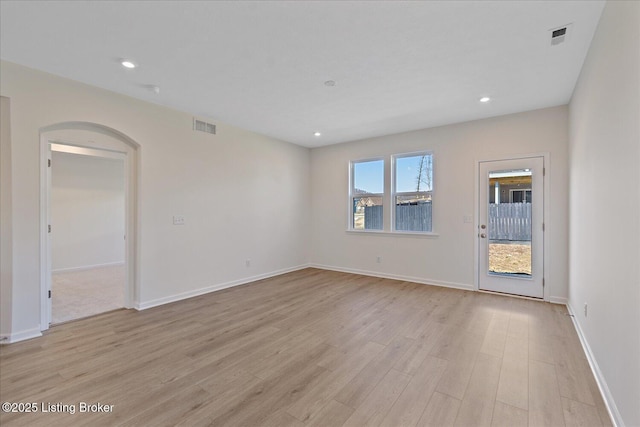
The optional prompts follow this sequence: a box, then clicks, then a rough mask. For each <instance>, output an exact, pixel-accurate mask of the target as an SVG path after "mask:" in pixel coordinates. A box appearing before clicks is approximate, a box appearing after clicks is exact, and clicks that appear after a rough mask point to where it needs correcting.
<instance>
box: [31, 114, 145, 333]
mask: <svg viewBox="0 0 640 427" xmlns="http://www.w3.org/2000/svg"><path fill="white" fill-rule="evenodd" d="M40 144H41V145H40V150H41V191H40V194H41V214H40V216H41V239H40V242H41V243H40V247H41V316H40V317H41V322H40V326H41V330H46V329H48V328H49V325H50V323H51V320H52V312H51V301H52V298H51V296H52V294H51V290H52V226H53V225H54V224H52V223H51V213H52V210H51V207H52V206H51V196H52V187H51V170H52V168H51V165H52V162H51V160H52V146H55V147H56V150H58V151H63V152H65V151H66V152H69V153H75V154H78V155H87V156H93V157H94V158H109V157H111V158H117V159H121V160H122V162H123V172H124V173H123V181H124V235H123V236H122V237H123V240H124V265H123V276H124V284H123V286H124V290H123V301H122V305H123V306H124V307H126V308H131V307H133V306H134V304H135V301H136V300H137V299H138V294H139V292H138V288H137V284H138V280H137V268H136V260H137V258H138V256H137V251H138V249H137V248H138V245H137V241H138V234H137V233H138V227H137V222H138V221H137V218H138V208H137V206H138V203H137V186H138V183H137V171H138V162H139V145H138V144H137V143H136V142H135V141H133V140H132V139H131V138H129V137H128V136H126V135H124V134H123V133H121V132H119V131H117V130H115V129H112V128H109V127H107V126H104V125H100V124H96V123H88V122H65V123H58V124H54V125H51V126H46V127H44V128H42V129H40Z"/></svg>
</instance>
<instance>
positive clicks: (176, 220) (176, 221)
mask: <svg viewBox="0 0 640 427" xmlns="http://www.w3.org/2000/svg"><path fill="white" fill-rule="evenodd" d="M173 225H184V216H182V215H174V216H173Z"/></svg>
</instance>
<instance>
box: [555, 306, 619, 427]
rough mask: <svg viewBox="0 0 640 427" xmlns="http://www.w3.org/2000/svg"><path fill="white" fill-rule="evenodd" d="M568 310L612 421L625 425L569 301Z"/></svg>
mask: <svg viewBox="0 0 640 427" xmlns="http://www.w3.org/2000/svg"><path fill="white" fill-rule="evenodd" d="M567 310H568V311H569V314H570V315H571V320H572V321H573V327H574V328H576V332H577V333H578V338H580V343H581V344H582V348H583V350H584V353H585V354H586V355H587V360H588V361H589V366H590V367H591V371H592V372H593V376H594V377H595V378H596V383H597V384H598V388H599V389H600V394H601V395H602V398H603V400H604V404H605V406H606V407H607V411H609V417H610V418H611V421H612V422H613V425H614V426H615V427H618V426H624V421H623V420H622V417H621V416H620V412H618V407H617V406H616V402H615V401H614V400H613V396H612V395H611V391H610V390H609V386H608V385H607V381H606V380H605V379H604V375H602V371H601V370H600V367H599V366H598V362H597V361H596V358H595V356H594V355H593V352H592V351H591V347H590V346H589V342H588V341H587V338H586V337H585V335H584V333H583V332H582V328H580V323H578V321H577V320H576V317H575V316H576V311H575V310H574V309H573V308H572V307H571V305H570V304H569V303H567Z"/></svg>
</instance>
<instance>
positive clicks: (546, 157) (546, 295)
mask: <svg viewBox="0 0 640 427" xmlns="http://www.w3.org/2000/svg"><path fill="white" fill-rule="evenodd" d="M533 157H542V159H543V168H544V169H545V177H544V178H545V179H544V180H543V205H544V206H543V219H542V221H543V223H544V224H545V230H544V231H543V233H542V245H543V251H542V252H543V255H542V278H543V280H544V283H545V285H544V287H543V298H542V299H543V300H544V301H547V302H549V301H550V295H551V293H550V287H549V281H548V280H546V279H548V277H547V266H548V265H549V251H548V250H546V243H547V241H548V239H547V233H548V230H549V212H550V209H549V194H550V191H549V190H550V185H549V182H550V181H551V180H550V179H549V175H550V174H549V171H550V154H549V152H548V151H545V152H539V153H527V154H514V155H506V156H488V157H485V158H480V159H476V160H475V165H474V166H475V167H474V183H475V191H474V200H473V203H474V229H473V232H474V239H473V248H474V290H476V291H480V274H481V272H480V242H479V240H480V239H478V238H477V237H478V236H477V235H478V233H479V232H480V184H481V182H480V163H483V162H493V161H504V160H519V159H530V158H533ZM505 295H507V294H505ZM514 296H516V295H514Z"/></svg>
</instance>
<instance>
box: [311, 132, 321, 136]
mask: <svg viewBox="0 0 640 427" xmlns="http://www.w3.org/2000/svg"><path fill="white" fill-rule="evenodd" d="M313 136H322V134H321V133H320V132H314V134H313Z"/></svg>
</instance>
